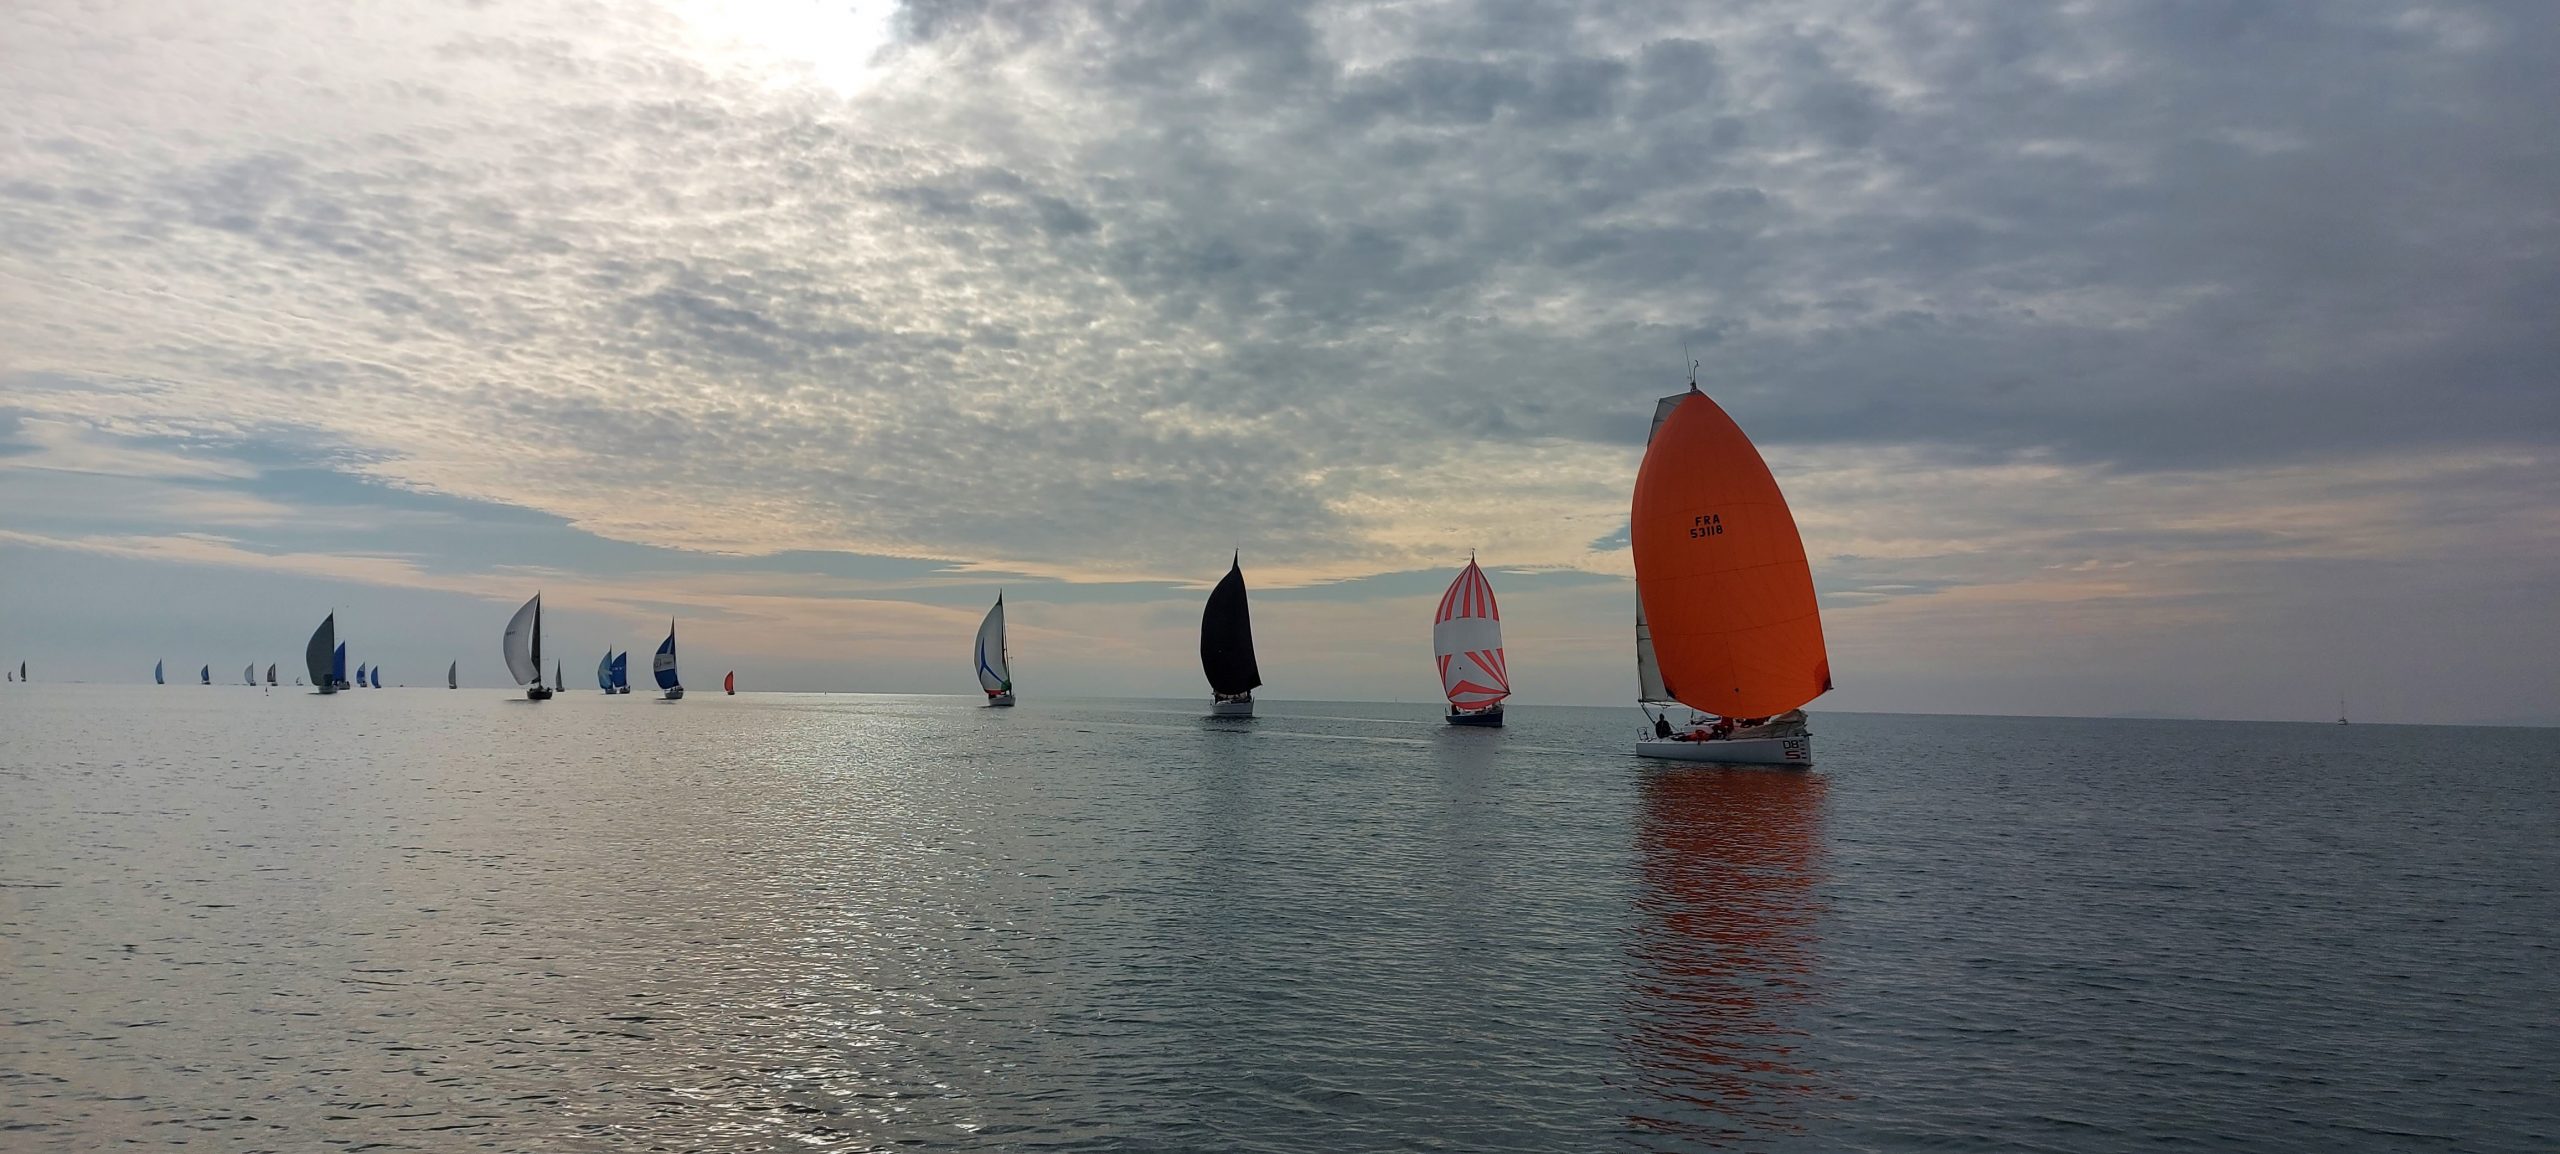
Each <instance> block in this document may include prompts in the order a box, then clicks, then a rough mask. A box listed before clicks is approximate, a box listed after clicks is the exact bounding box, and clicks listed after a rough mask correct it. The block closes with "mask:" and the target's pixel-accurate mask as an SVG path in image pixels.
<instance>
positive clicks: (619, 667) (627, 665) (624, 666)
mask: <svg viewBox="0 0 2560 1154" xmlns="http://www.w3.org/2000/svg"><path fill="white" fill-rule="evenodd" d="M613 691H614V692H615V693H629V692H631V654H630V653H628V652H623V653H616V654H614V655H613Z"/></svg>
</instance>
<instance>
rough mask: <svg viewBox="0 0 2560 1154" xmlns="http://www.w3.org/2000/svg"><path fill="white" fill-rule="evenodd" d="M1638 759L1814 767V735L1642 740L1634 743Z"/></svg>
mask: <svg viewBox="0 0 2560 1154" xmlns="http://www.w3.org/2000/svg"><path fill="white" fill-rule="evenodd" d="M1636 756H1637V757H1656V758H1661V759H1663V760H1665V761H1704V762H1712V763H1715V764H1718V765H1784V766H1799V767H1809V766H1811V765H1812V764H1813V735H1811V734H1807V735H1805V736H1803V737H1746V738H1741V739H1739V740H1737V739H1733V738H1725V739H1722V740H1716V741H1680V740H1676V739H1672V738H1661V737H1643V738H1638V739H1636Z"/></svg>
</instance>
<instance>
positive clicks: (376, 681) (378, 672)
mask: <svg viewBox="0 0 2560 1154" xmlns="http://www.w3.org/2000/svg"><path fill="white" fill-rule="evenodd" d="M369 672H370V673H371V674H372V676H373V687H374V688H375V689H380V688H382V667H381V666H379V665H376V666H374V667H373V668H372V669H371V670H370V671H369Z"/></svg>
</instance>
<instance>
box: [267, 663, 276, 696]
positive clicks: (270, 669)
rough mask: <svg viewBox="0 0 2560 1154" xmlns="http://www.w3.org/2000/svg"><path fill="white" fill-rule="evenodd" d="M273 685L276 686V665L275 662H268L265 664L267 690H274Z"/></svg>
mask: <svg viewBox="0 0 2560 1154" xmlns="http://www.w3.org/2000/svg"><path fill="white" fill-rule="evenodd" d="M275 684H276V663H275V662H272V661H270V662H268V663H267V688H269V689H273V688H275Z"/></svg>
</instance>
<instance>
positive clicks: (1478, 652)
mask: <svg viewBox="0 0 2560 1154" xmlns="http://www.w3.org/2000/svg"><path fill="white" fill-rule="evenodd" d="M1431 652H1432V655H1433V656H1434V657H1435V658H1437V659H1438V660H1439V663H1440V689H1441V691H1442V692H1444V693H1446V694H1448V695H1449V704H1451V705H1454V706H1457V707H1458V708H1460V709H1482V708H1484V707H1486V706H1488V705H1495V704H1499V703H1500V702H1501V701H1502V699H1503V698H1506V697H1509V696H1511V668H1510V664H1509V662H1508V661H1507V660H1506V659H1505V658H1504V657H1503V654H1502V610H1501V609H1499V608H1497V607H1496V606H1495V605H1494V600H1493V584H1492V583H1491V582H1488V581H1486V580H1485V579H1484V570H1482V569H1478V568H1476V563H1475V562H1474V561H1469V562H1467V567H1466V568H1465V569H1462V570H1460V571H1459V572H1458V579H1457V580H1455V581H1452V582H1450V583H1449V591H1448V592H1447V593H1444V594H1441V595H1440V610H1439V612H1438V613H1437V614H1435V615H1433V617H1432V619H1431Z"/></svg>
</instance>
